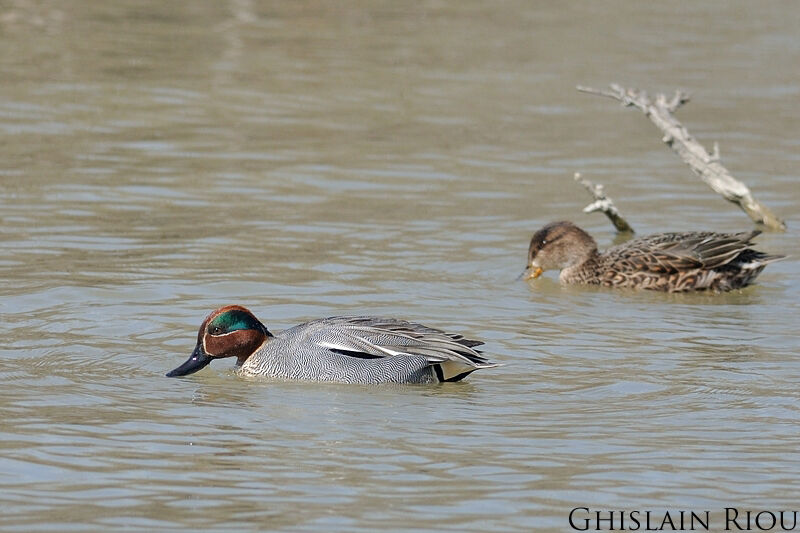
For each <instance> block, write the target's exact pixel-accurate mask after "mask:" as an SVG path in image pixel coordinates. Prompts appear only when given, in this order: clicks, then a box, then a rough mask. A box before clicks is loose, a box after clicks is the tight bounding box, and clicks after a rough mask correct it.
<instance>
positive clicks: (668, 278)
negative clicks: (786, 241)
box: [524, 221, 784, 292]
mask: <svg viewBox="0 0 800 533" xmlns="http://www.w3.org/2000/svg"><path fill="white" fill-rule="evenodd" d="M759 233H761V232H760V231H758V230H754V231H746V232H742V233H712V232H709V231H691V232H684V233H657V234H654V235H648V236H647V237H642V238H639V239H633V240H631V241H628V242H626V243H623V244H620V245H618V246H614V247H613V248H609V249H608V250H606V251H605V253H600V252H598V251H597V243H596V242H595V241H594V239H592V237H591V236H590V235H589V234H588V233H586V232H585V231H583V230H582V229H581V228H579V227H578V226H576V225H575V224H573V223H572V222H568V221H563V222H553V223H550V224H548V225H546V226H545V227H543V228H542V229H540V230H539V231H537V232H536V233H535V234H534V236H533V238H532V239H531V244H530V247H529V248H528V266H527V268H526V269H525V272H524V274H525V279H531V278H538V277H539V276H540V275H541V274H542V272H543V271H545V270H549V269H559V270H561V274H560V275H559V280H560V281H561V283H588V284H595V285H605V286H607V287H632V288H635V289H651V290H657V291H665V292H681V291H693V290H705V289H708V290H712V291H728V290H731V289H739V288H742V287H745V286H747V285H749V284H750V283H751V282H752V281H753V280H754V279H755V278H756V276H758V274H759V273H761V271H762V270H763V269H764V267H765V266H766V265H767V263H770V262H772V261H777V260H779V259H783V257H784V256H782V255H767V254H765V253H763V252H759V251H756V250H754V249H753V248H750V246H752V244H753V243H752V242H751V240H752V239H753V238H754V237H755V236H756V235H758V234H759Z"/></svg>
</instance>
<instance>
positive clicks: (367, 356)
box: [166, 305, 498, 384]
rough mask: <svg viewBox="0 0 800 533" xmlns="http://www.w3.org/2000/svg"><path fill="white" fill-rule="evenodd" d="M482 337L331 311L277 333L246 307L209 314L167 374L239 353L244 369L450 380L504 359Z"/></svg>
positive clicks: (336, 377) (306, 376)
mask: <svg viewBox="0 0 800 533" xmlns="http://www.w3.org/2000/svg"><path fill="white" fill-rule="evenodd" d="M482 344H483V342H481V341H477V340H471V339H467V338H465V337H463V336H462V335H458V334H453V333H445V332H444V331H441V330H438V329H434V328H429V327H427V326H423V325H422V324H417V323H414V322H408V321H405V320H400V319H396V318H381V317H373V316H333V317H328V318H322V319H317V320H311V321H309V322H305V323H303V324H300V325H298V326H294V327H292V328H289V329H287V330H284V331H282V332H280V333H277V334H274V335H273V334H272V333H271V332H270V331H269V330H268V329H267V327H266V326H265V325H264V324H263V323H262V322H261V321H260V320H259V319H258V318H256V316H255V315H254V314H253V313H252V312H251V311H250V310H249V309H247V308H246V307H243V306H241V305H226V306H223V307H220V308H218V309H216V310H214V311H212V312H211V314H209V315H208V316H207V317H206V318H205V320H203V323H202V324H201V325H200V329H199V331H198V332H197V344H196V346H195V348H194V351H193V352H192V354H191V355H190V356H189V358H188V359H187V360H186V361H185V362H184V363H183V364H182V365H180V366H179V367H177V368H175V369H174V370H171V371H170V372H168V373H167V374H166V375H167V377H177V376H187V375H189V374H193V373H195V372H197V371H198V370H201V369H203V368H205V367H206V366H208V365H209V364H210V363H211V362H212V361H213V360H215V359H223V358H226V357H235V358H236V361H237V364H236V366H237V367H238V368H237V371H238V372H239V373H240V374H242V375H249V376H265V377H272V378H278V379H285V380H304V381H329V382H338V383H360V384H379V383H444V382H455V381H460V380H462V379H464V378H465V377H467V376H468V375H469V374H471V373H472V372H474V371H475V370H478V369H482V368H492V367H495V366H498V365H497V364H496V363H493V362H491V361H489V360H488V359H487V358H485V357H484V356H482V355H481V352H479V351H477V350H475V347H476V346H480V345H482Z"/></svg>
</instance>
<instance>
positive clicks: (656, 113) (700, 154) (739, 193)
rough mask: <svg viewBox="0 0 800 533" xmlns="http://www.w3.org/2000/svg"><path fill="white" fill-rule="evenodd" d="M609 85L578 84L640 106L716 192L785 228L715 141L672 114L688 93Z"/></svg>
mask: <svg viewBox="0 0 800 533" xmlns="http://www.w3.org/2000/svg"><path fill="white" fill-rule="evenodd" d="M610 88H611V90H610V91H607V90H602V91H601V90H597V89H592V88H590V87H583V86H580V85H579V86H578V87H577V89H578V90H579V91H581V92H584V93H589V94H596V95H600V96H606V97H608V98H614V99H615V100H618V101H619V102H621V103H622V105H624V106H626V107H630V106H635V107H637V108H638V109H639V110H641V111H642V112H643V113H644V114H645V115H646V116H647V117H648V118H649V119H650V121H651V122H652V123H653V124H655V125H656V127H658V129H660V130H661V131H662V132H663V134H664V135H663V137H662V140H663V141H664V142H665V143H666V144H667V145H668V146H669V147H670V148H672V149H673V150H674V151H675V152H676V153H677V154H678V155H679V156H680V157H681V159H683V161H684V162H685V163H686V164H687V165H689V167H690V168H691V169H692V172H694V173H695V174H696V175H698V176H699V177H700V178H701V179H702V180H703V181H705V182H706V184H708V186H709V187H711V188H712V189H713V190H714V191H715V192H716V193H717V194H720V195H721V196H722V197H723V198H725V199H726V200H728V201H729V202H732V203H735V204H736V205H738V206H739V207H740V208H741V209H742V210H743V211H744V212H745V213H747V215H748V216H749V217H750V218H751V219H752V220H753V221H754V222H755V223H757V224H763V225H764V226H766V227H768V228H771V229H775V230H781V231H783V230H785V229H786V224H785V223H784V222H783V221H782V220H781V219H780V218H778V217H777V216H776V215H775V214H774V213H773V212H772V211H770V209H769V208H767V207H766V206H765V205H763V204H761V203H760V202H759V201H758V200H756V199H755V198H754V197H753V194H752V193H751V192H750V189H749V188H748V187H747V186H746V185H745V184H744V183H742V182H740V181H739V180H737V179H736V178H734V177H733V176H732V175H731V174H730V172H728V169H726V168H725V167H724V166H722V163H720V156H719V146H718V145H716V143H715V145H714V151H713V152H709V151H708V150H706V149H705V148H704V147H703V145H701V144H700V143H699V142H697V140H695V138H694V137H692V135H691V134H690V133H689V131H688V130H687V129H686V128H685V127H684V126H683V125H682V124H681V123H680V122H678V120H677V119H676V118H675V117H674V116H673V115H672V113H673V112H675V110H677V109H678V108H679V107H680V106H681V105H683V104H684V103H686V102H688V101H689V96H688V95H687V94H686V93H684V92H682V91H680V90H679V91H676V92H675V95H674V96H673V97H672V98H671V99H670V100H667V97H666V96H664V95H663V94H658V95H657V96H656V99H655V101H652V100H651V99H650V98H649V97H648V96H647V93H646V92H645V91H640V90H637V89H626V88H624V87H622V86H621V85H618V84H611V85H610Z"/></svg>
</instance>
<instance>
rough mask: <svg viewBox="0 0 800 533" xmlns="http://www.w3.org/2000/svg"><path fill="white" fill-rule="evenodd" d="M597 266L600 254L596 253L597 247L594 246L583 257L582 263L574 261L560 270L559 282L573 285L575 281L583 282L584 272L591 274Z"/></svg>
mask: <svg viewBox="0 0 800 533" xmlns="http://www.w3.org/2000/svg"><path fill="white" fill-rule="evenodd" d="M599 264H600V253H599V252H598V251H597V247H596V246H595V247H593V248H592V249H591V251H590V252H589V253H588V254H587V255H586V256H584V257H583V260H582V261H581V260H578V261H575V262H574V263H573V264H571V265H569V266H567V267H565V268H563V269H561V274H559V280H561V282H562V283H575V282H577V281H583V280H584V279H585V277H586V276H584V274H585V273H586V272H591V271H592V270H593V269H595V268H596V267H597V265H599Z"/></svg>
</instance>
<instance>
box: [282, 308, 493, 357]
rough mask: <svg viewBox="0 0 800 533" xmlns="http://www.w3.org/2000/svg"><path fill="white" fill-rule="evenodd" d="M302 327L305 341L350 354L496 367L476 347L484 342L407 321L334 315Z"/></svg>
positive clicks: (341, 353) (339, 352) (350, 355)
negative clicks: (411, 357)
mask: <svg viewBox="0 0 800 533" xmlns="http://www.w3.org/2000/svg"><path fill="white" fill-rule="evenodd" d="M298 328H302V330H301V331H302V335H303V337H304V339H303V342H312V343H314V344H316V345H318V346H319V347H322V348H325V349H327V350H330V351H332V352H334V353H337V354H340V355H345V356H349V357H357V358H361V359H377V358H384V357H401V356H413V355H417V356H423V357H425V358H426V360H427V361H428V362H429V363H431V364H436V363H443V362H447V361H454V362H459V363H462V364H466V365H468V366H471V367H475V368H485V367H491V366H495V364H494V363H492V362H491V361H489V360H488V359H486V358H485V357H483V356H482V355H481V354H480V352H479V351H477V350H475V349H474V347H475V346H480V345H481V344H483V343H482V342H481V341H476V340H471V339H466V338H464V337H463V336H462V335H457V334H451V333H445V332H444V331H441V330H438V329H434V328H429V327H427V326H423V325H422V324H417V323H414V322H407V321H405V320H399V319H393V318H379V317H366V316H344V317H330V318H324V319H321V320H315V321H312V322H307V323H306V324H303V325H302V326H298ZM292 329H293V330H294V329H297V328H292ZM290 331H292V330H287V333H288V332H290ZM298 333H299V332H298Z"/></svg>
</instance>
